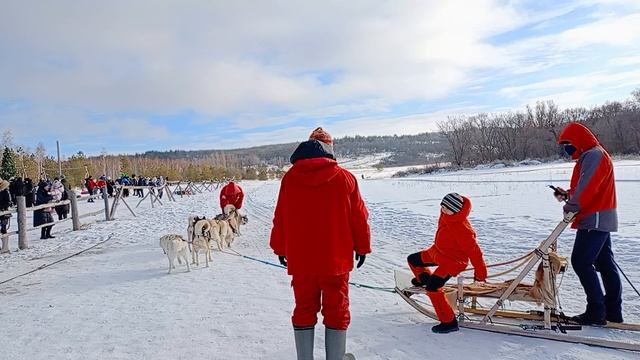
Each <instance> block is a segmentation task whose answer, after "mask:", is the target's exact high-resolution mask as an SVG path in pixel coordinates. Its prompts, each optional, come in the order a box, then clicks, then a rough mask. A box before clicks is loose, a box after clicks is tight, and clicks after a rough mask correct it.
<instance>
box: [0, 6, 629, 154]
mask: <svg viewBox="0 0 640 360" xmlns="http://www.w3.org/2000/svg"><path fill="white" fill-rule="evenodd" d="M531 3H535V4H537V2H533V1H531V2H528V1H520V0H513V1H503V0H474V1H467V0H457V1H446V2H443V1H439V0H431V1H420V2H416V1H409V0H406V1H393V2H388V1H377V2H371V1H363V0H362V1H360V0H355V1H348V2H344V1H328V2H308V1H279V2H262V1H234V2H229V1H196V0H194V1H181V2H173V1H157V0H140V1H134V2H131V1H123V0H116V1H110V2H107V3H100V2H77V1H69V0H61V1H56V2H40V3H37V4H36V3H31V2H26V1H22V0H7V1H3V3H2V5H0V50H1V51H2V56H0V83H1V84H2V86H1V87H0V101H10V102H11V101H14V100H18V101H19V102H20V101H24V102H26V103H30V104H32V106H31V107H26V108H20V109H17V110H16V109H11V110H10V111H9V110H7V109H6V108H5V112H4V113H1V112H0V120H1V121H2V123H3V126H6V125H7V124H8V126H16V127H18V126H20V125H21V124H23V123H25V122H27V121H29V122H30V123H32V124H33V129H29V130H28V131H26V132H25V131H21V132H19V133H20V134H21V136H22V137H23V138H25V137H27V136H30V137H32V138H34V137H35V138H39V137H42V136H53V135H55V136H69V137H70V138H72V139H74V141H80V139H83V137H86V136H90V135H91V136H95V139H97V140H96V141H98V142H104V143H108V141H111V140H112V139H113V140H119V141H122V142H131V141H134V140H135V137H134V135H133V134H139V133H143V134H145V137H146V138H147V139H149V144H150V145H149V146H153V145H154V144H156V143H157V142H164V143H167V142H169V141H170V140H173V139H171V134H170V133H169V131H168V130H167V129H166V128H165V127H162V126H154V125H152V123H151V122H149V121H148V120H145V119H139V118H138V117H137V116H134V118H133V119H130V118H129V115H122V117H120V116H119V115H118V114H129V113H135V114H142V113H149V114H153V115H174V114H180V113H182V112H191V113H195V114H197V117H198V118H197V119H195V120H192V121H191V122H192V123H193V124H195V125H199V124H207V123H214V124H216V125H221V126H226V127H229V128H231V129H233V130H234V131H236V132H246V134H245V135H244V137H241V138H235V139H222V140H220V141H222V143H223V144H227V143H229V144H231V142H233V143H243V142H246V143H247V144H254V143H256V142H261V141H264V140H263V139H268V142H269V143H273V142H277V141H280V140H283V139H290V140H293V138H292V136H293V137H297V135H299V134H303V133H304V134H306V132H307V131H308V129H306V127H297V126H296V124H299V123H300V122H301V121H300V120H301V119H305V120H306V121H308V122H317V123H328V124H331V126H334V127H335V131H334V132H335V133H336V134H343V135H353V134H356V133H360V134H364V133H367V134H382V133H394V132H397V133H407V132H421V131H424V130H422V129H424V128H428V126H427V125H425V124H432V121H431V120H432V119H433V117H432V116H430V115H429V114H426V115H425V114H417V115H411V116H407V117H399V116H398V115H396V114H394V113H393V109H394V106H395V105H398V104H403V103H405V102H408V101H417V102H426V101H434V100H438V99H440V100H442V99H447V97H449V96H452V97H454V96H455V95H456V94H458V93H460V92H464V91H472V92H484V93H485V94H486V92H488V91H491V90H488V89H487V88H492V87H496V86H501V83H500V82H498V80H497V79H500V81H504V78H506V77H509V81H512V83H513V84H516V85H513V86H510V87H506V88H504V89H503V90H502V92H501V94H503V95H504V94H507V95H509V96H512V97H513V99H514V103H519V102H520V101H522V100H523V99H530V98H532V97H533V96H548V95H549V94H558V95H559V96H563V98H565V99H569V97H568V96H567V95H562V94H568V93H570V92H572V91H574V94H579V95H580V96H577V95H574V96H573V98H572V99H570V100H572V101H577V102H580V101H589V99H591V98H593V97H592V96H591V95H590V94H594V93H596V92H602V91H603V90H602V89H603V88H609V89H614V88H615V87H616V86H628V85H629V83H630V82H631V81H637V74H636V73H635V72H632V74H628V73H627V74H626V75H629V77H624V76H623V75H620V76H616V75H615V74H613V72H602V73H594V72H593V70H586V71H585V72H587V74H586V75H576V76H572V77H567V76H560V77H558V78H557V79H548V80H540V77H538V75H539V74H540V73H544V72H546V71H548V70H550V69H553V68H554V67H556V66H558V65H559V64H564V65H567V64H576V63H577V62H579V60H576V58H575V57H574V55H575V54H576V52H579V51H586V52H588V51H589V50H590V49H592V48H593V49H596V47H597V46H602V45H604V46H608V47H617V48H623V49H626V53H627V54H628V53H629V52H630V51H633V50H634V49H638V45H636V44H638V43H640V25H639V24H640V14H638V13H633V12H632V9H635V8H636V7H638V8H640V7H639V6H637V4H638V2H635V1H625V0H617V1H612V0H611V1H605V2H595V1H593V2H591V1H587V2H585V1H570V2H568V3H566V2H565V3H564V4H563V5H556V4H553V6H551V7H552V8H551V9H548V10H532V9H531V7H529V5H530V4H531ZM595 3H597V5H598V9H600V10H601V12H599V13H598V14H597V15H596V16H597V17H596V18H595V19H594V21H593V22H591V23H588V24H585V25H581V26H578V27H575V28H573V29H569V30H566V31H562V32H558V33H551V34H550V35H546V36H541V37H534V38H530V39H526V40H524V41H522V40H516V41H514V42H513V43H512V44H510V45H508V46H498V45H494V44H492V43H491V42H490V41H489V40H488V39H490V38H491V37H492V36H494V35H499V34H503V33H505V32H509V31H512V30H516V29H519V28H521V27H523V26H527V25H535V24H544V25H545V26H546V28H545V30H549V29H551V30H552V27H551V25H552V23H553V21H548V22H547V20H550V19H556V17H558V16H561V15H566V14H568V13H570V12H571V11H572V10H575V9H577V8H580V7H584V6H589V5H591V4H595ZM616 6H624V9H626V10H625V11H626V14H624V15H616V16H611V15H610V14H612V13H611V12H610V9H612V8H615V7H616ZM536 8H537V6H536ZM613 14H615V12H613ZM556 20H557V19H556ZM540 26H542V25H540ZM614 56H615V55H613V54H612V58H613V57H614ZM635 61H636V60H635V59H634V55H628V56H627V58H626V59H619V60H618V62H617V63H615V61H614V60H613V59H612V60H611V61H610V62H609V63H610V64H611V65H612V66H618V65H624V64H628V65H633V64H635ZM327 74H328V75H327ZM487 74H488V75H487ZM526 76H530V78H527V77H526ZM531 79H533V80H531ZM527 81H528V83H527ZM585 81H586V83H585ZM620 83H622V84H623V85H620ZM585 84H586V85H585ZM575 91H578V92H575ZM455 101H459V99H455ZM568 102H569V101H568ZM491 105H492V104H478V106H491ZM443 107H444V108H451V107H452V105H451V104H448V105H446V104H445V105H439V106H438V107H435V109H439V108H443ZM421 108H424V106H423V107H421ZM474 108H475V107H474ZM467 110H468V111H472V110H470V109H467ZM0 111H2V109H0ZM443 111H444V110H443ZM94 113H100V114H105V115H104V116H105V117H106V118H107V120H102V122H101V125H100V128H101V129H103V130H105V129H106V132H104V133H105V134H107V135H104V136H103V135H102V134H95V133H92V132H90V131H89V130H87V129H89V128H93V127H95V125H92V126H88V125H87V124H89V123H90V122H91V120H90V119H92V117H91V116H90V115H91V114H94ZM430 114H433V113H430ZM62 119H64V122H61V120H62ZM211 119H214V120H211ZM220 119H225V120H224V121H226V122H225V123H221V120H220ZM337 119H348V120H342V121H336V120H337ZM373 120H375V126H371V125H370V124H371V122H370V121H373ZM55 121H58V123H57V125H56V126H55V127H54V128H52V130H44V126H47V125H48V124H51V123H54V122H55ZM94 121H95V120H94ZM119 123H127V124H135V125H129V126H128V127H126V128H128V129H129V130H128V131H127V130H125V132H124V133H118V132H117V131H116V130H114V129H117V128H118V124H119ZM292 124H293V125H294V127H290V126H291V125H292ZM134 126H135V127H136V128H135V129H134V128H133V127H134ZM274 127H277V129H276V130H275V131H269V132H267V133H260V132H259V131H260V129H264V128H268V129H273V128H274ZM212 128H213V127H212ZM303 128H304V129H303ZM252 130H253V131H252ZM212 131H215V129H214V130H212ZM64 134H72V135H64ZM263 134H264V135H266V136H263ZM294 135H295V136H294ZM207 136H209V137H214V138H215V136H216V134H212V135H207ZM236 139H237V140H236ZM263 143H267V142H263ZM200 144H202V145H203V146H205V145H207V144H209V143H208V142H207V141H206V140H203V141H201V142H200V141H198V140H196V141H195V142H194V143H193V144H192V145H193V146H194V147H198V146H200ZM208 146H209V147H211V146H210V145H208ZM216 146H217V145H216ZM225 146H226V145H225Z"/></svg>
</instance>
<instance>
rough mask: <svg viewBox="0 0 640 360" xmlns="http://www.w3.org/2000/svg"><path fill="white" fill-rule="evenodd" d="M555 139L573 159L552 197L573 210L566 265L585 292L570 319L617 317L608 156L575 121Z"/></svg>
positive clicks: (585, 321)
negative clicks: (566, 181)
mask: <svg viewBox="0 0 640 360" xmlns="http://www.w3.org/2000/svg"><path fill="white" fill-rule="evenodd" d="M558 143H559V144H561V145H563V147H564V150H565V152H566V153H567V154H568V155H569V156H571V158H572V159H574V160H576V165H575V167H574V168H573V175H572V176H571V184H570V186H571V188H570V190H569V191H565V190H564V189H562V188H557V190H556V194H555V195H556V197H557V198H558V201H565V200H566V201H567V203H566V204H565V205H564V212H566V213H568V212H570V213H577V214H576V216H575V218H574V220H573V223H572V225H571V227H572V228H574V229H577V233H576V238H575V242H574V245H573V251H572V253H571V265H572V267H573V269H574V270H575V272H576V275H578V278H579V279H580V284H582V287H583V288H584V292H585V294H586V295H587V308H586V310H585V312H584V313H582V314H580V315H576V316H574V317H573V318H572V319H573V320H574V321H576V322H577V323H579V324H582V325H605V324H606V323H607V321H610V322H617V323H621V322H623V318H622V283H621V281H620V275H619V274H618V269H617V266H616V263H615V260H614V257H613V250H612V246H611V233H612V232H615V231H617V230H618V215H617V211H616V208H617V200H616V186H615V178H614V174H613V162H612V161H611V156H609V153H607V151H606V150H605V149H604V148H603V147H602V146H601V145H600V142H599V141H598V138H596V136H595V135H594V134H593V133H592V132H591V130H589V128H587V127H586V126H584V125H582V124H580V123H570V124H568V125H567V126H566V127H565V128H564V130H562V133H560V136H559V138H558ZM598 273H600V277H601V278H602V285H600V280H599V279H598ZM602 287H604V290H605V293H604V294H603V292H602Z"/></svg>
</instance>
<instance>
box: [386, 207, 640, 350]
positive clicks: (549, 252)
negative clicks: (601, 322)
mask: <svg viewBox="0 0 640 360" xmlns="http://www.w3.org/2000/svg"><path fill="white" fill-rule="evenodd" d="M572 219H573V214H569V215H567V216H566V217H565V218H564V219H563V220H562V221H561V222H560V223H559V224H558V225H557V226H556V228H555V229H554V230H553V232H552V233H551V235H549V237H547V239H545V240H544V241H543V242H542V243H541V244H540V245H539V246H538V247H537V248H536V249H535V250H533V251H532V252H530V253H529V254H527V255H525V256H522V257H520V258H518V259H514V260H511V261H508V262H504V263H500V264H492V265H489V266H488V267H489V268H491V267H495V266H502V265H508V264H515V265H514V267H513V268H512V269H510V270H507V271H503V272H501V273H497V274H490V275H489V278H495V277H498V276H502V275H505V274H508V273H510V272H513V271H516V270H518V269H520V268H522V270H520V272H519V274H518V275H517V277H516V278H515V279H513V280H509V281H504V282H496V283H473V284H465V283H464V280H465V277H464V276H462V275H461V276H459V277H458V283H457V284H454V285H445V287H444V288H443V291H444V292H445V294H446V297H447V301H448V302H449V304H450V305H451V307H452V308H453V309H454V311H455V312H456V313H457V318H458V326H459V327H462V328H468V329H475V330H483V331H489V332H496V333H503V334H511V335H519V336H528V337H534V338H541V339H548V340H554V341H563V342H569V343H578V344H586V345H592V346H599V347H605V348H612V349H619V350H630V351H639V352H640V343H633V342H625V341H619V340H611V339H605V338H597V337H590V336H582V335H575V334H580V333H579V331H580V330H582V326H581V325H578V324H576V323H573V322H572V321H571V320H570V318H569V317H567V316H565V315H564V314H563V313H562V312H561V311H559V309H558V305H557V304H558V298H557V291H558V287H557V286H556V276H557V275H558V273H560V272H562V271H564V267H565V265H566V259H564V258H562V257H560V256H558V255H557V254H556V253H555V249H556V242H557V238H558V236H559V235H560V234H561V233H562V231H563V230H564V229H565V228H566V227H567V225H568V224H569V223H570V222H571V220H572ZM538 263H540V264H539V266H538V269H537V270H536V281H535V283H534V284H533V285H528V284H523V283H522V281H523V280H524V278H525V277H526V276H527V274H529V272H530V271H531V270H532V269H533V268H534V267H535V266H536V264H538ZM468 270H471V269H468ZM394 275H395V282H396V287H395V290H396V292H397V293H398V294H399V295H400V296H401V297H402V298H403V299H404V300H405V301H406V302H407V303H408V304H409V305H411V306H412V307H413V308H415V309H416V310H418V311H419V312H420V313H422V314H424V315H426V316H428V317H430V318H432V319H434V320H438V316H437V315H436V313H435V311H434V310H433V308H432V307H431V304H430V302H429V301H428V298H427V297H426V292H425V289H424V288H423V287H415V286H413V285H412V284H411V279H412V278H413V274H411V273H408V272H403V271H398V270H396V271H395V274H394ZM479 298H482V299H486V300H488V301H493V305H492V306H491V307H487V308H483V307H480V306H479V305H478V299H479ZM505 301H518V302H520V301H523V302H530V303H531V302H533V303H537V304H542V305H544V311H522V310H505V309H503V305H504V303H505ZM604 327H605V328H610V329H616V330H625V331H640V324H628V323H611V322H609V323H607V324H606V325H605V326H604ZM569 332H572V333H571V334H569Z"/></svg>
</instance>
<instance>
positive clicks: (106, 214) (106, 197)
mask: <svg viewBox="0 0 640 360" xmlns="http://www.w3.org/2000/svg"><path fill="white" fill-rule="evenodd" d="M101 191H102V198H103V199H104V219H105V220H106V221H109V220H111V217H110V216H109V194H107V187H106V186H104V187H102V189H101Z"/></svg>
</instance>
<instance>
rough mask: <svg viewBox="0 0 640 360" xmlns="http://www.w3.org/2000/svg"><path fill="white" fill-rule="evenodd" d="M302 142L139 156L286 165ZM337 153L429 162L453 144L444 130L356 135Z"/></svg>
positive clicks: (389, 162)
mask: <svg viewBox="0 0 640 360" xmlns="http://www.w3.org/2000/svg"><path fill="white" fill-rule="evenodd" d="M297 145H298V143H287V144H277V145H264V146H257V147H252V148H242V149H232V150H194V151H186V150H174V151H147V152H145V153H144V154H141V155H137V156H142V157H145V158H152V159H165V160H199V159H212V158H214V159H215V158H224V159H226V162H227V163H231V164H232V165H233V166H240V167H246V166H261V165H272V166H284V165H287V164H288V163H289V157H290V156H291V153H292V152H293V151H294V150H295V148H296V146H297ZM334 149H335V151H336V155H337V156H338V157H341V158H353V157H358V156H363V155H370V154H379V153H388V154H390V156H389V157H388V158H386V159H384V160H383V165H385V166H401V165H420V164H425V163H426V162H427V161H428V160H429V158H430V156H429V155H430V154H431V155H433V154H442V153H445V152H447V151H449V144H448V143H447V141H446V139H445V137H444V136H442V134H440V133H423V134H418V135H402V136H397V135H394V136H355V137H344V138H340V139H336V140H335V143H334Z"/></svg>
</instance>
